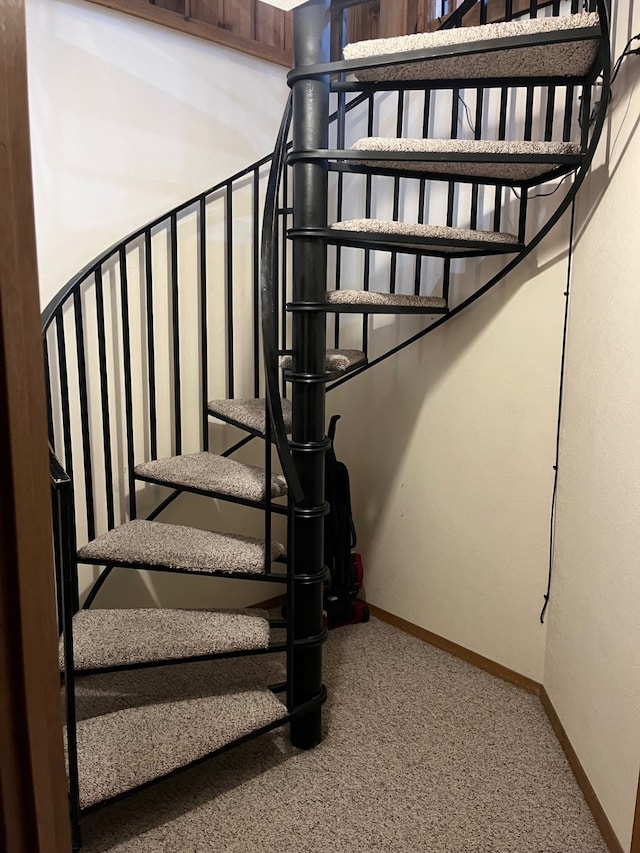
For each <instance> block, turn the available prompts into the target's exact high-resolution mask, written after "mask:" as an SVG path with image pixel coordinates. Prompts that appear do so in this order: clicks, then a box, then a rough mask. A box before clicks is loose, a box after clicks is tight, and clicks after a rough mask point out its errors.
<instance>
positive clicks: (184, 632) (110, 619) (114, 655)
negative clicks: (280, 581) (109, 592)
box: [59, 608, 270, 670]
mask: <svg viewBox="0 0 640 853" xmlns="http://www.w3.org/2000/svg"><path fill="white" fill-rule="evenodd" d="M268 618H269V614H268V613H267V611H265V610H217V611H207V610H167V609H161V608H148V609H136V610H81V611H80V612H79V613H76V614H75V616H74V617H73V657H74V662H75V668H76V669H77V670H83V669H99V668H102V667H112V666H125V665H129V664H139V663H145V662H151V661H161V660H176V659H178V658H187V657H198V656H201V655H213V654H223V653H229V652H239V651H253V650H256V649H266V648H267V647H268V645H269V636H270V634H269V621H268ZM59 657H60V669H63V668H64V646H63V641H62V639H61V640H60V644H59Z"/></svg>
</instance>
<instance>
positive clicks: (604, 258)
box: [544, 0, 640, 850]
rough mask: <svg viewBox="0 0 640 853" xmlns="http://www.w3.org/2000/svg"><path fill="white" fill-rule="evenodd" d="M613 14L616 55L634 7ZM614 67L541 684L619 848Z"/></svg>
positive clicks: (639, 642)
mask: <svg viewBox="0 0 640 853" xmlns="http://www.w3.org/2000/svg"><path fill="white" fill-rule="evenodd" d="M634 5H635V6H636V8H635V10H634V9H633V6H634ZM615 7H616V8H615V12H614V14H615V16H616V18H615V23H616V39H615V55H616V56H617V55H619V54H620V52H621V51H622V49H623V47H624V45H625V43H626V42H627V40H628V39H629V38H630V37H631V36H632V35H633V34H635V33H637V32H639V31H640V9H638V8H637V4H633V3H631V2H630V0H623V2H620V3H617V4H615ZM623 68H624V70H623V72H622V73H621V75H620V77H619V78H618V81H617V82H616V84H615V87H614V95H615V98H614V101H613V105H612V111H611V120H610V123H609V126H608V128H607V133H606V136H605V139H604V140H603V143H602V145H601V149H600V156H599V158H598V161H597V163H596V168H595V169H594V171H593V172H592V174H591V176H590V178H589V179H588V181H587V184H586V186H585V188H584V189H583V191H582V193H581V195H580V196H579V204H578V225H579V232H580V233H579V239H578V242H577V246H576V252H575V268H574V274H573V295H572V300H571V315H570V326H569V340H568V355H567V379H566V397H565V411H564V417H563V429H562V444H561V458H560V467H559V472H560V478H559V493H558V517H557V546H556V567H555V578H554V586H553V596H552V601H551V606H550V615H549V636H548V645H547V658H546V667H545V679H544V682H545V686H546V688H547V691H548V693H549V695H550V697H551V700H552V701H553V703H554V705H555V707H556V709H557V711H558V713H559V715H560V718H561V720H562V722H563V725H564V727H565V729H566V731H567V733H568V735H569V737H570V739H571V741H572V743H573V746H574V747H575V749H576V751H577V753H578V756H579V757H580V760H581V762H582V764H583V766H584V768H585V770H586V772H587V774H588V776H589V779H590V781H591V783H592V785H593V786H594V788H595V791H596V793H597V795H598V797H599V799H600V801H601V803H602V805H603V806H604V809H605V811H606V812H607V815H608V817H609V819H610V820H611V822H612V824H613V827H614V829H615V831H616V833H617V835H618V837H619V839H620V841H621V843H622V845H623V848H624V849H625V850H628V849H629V845H630V839H631V832H632V824H633V812H634V804H635V797H636V790H637V782H638V770H639V768H640V655H639V652H638V650H639V649H640V619H639V618H638V614H639V612H640V571H639V558H640V525H639V524H638V519H639V518H640V442H639V440H638V436H639V435H640V393H639V389H640V379H639V375H640V373H639V370H640V334H639V333H638V329H639V327H640V288H639V287H638V282H639V273H638V270H639V263H638V242H639V239H640V225H639V222H640V173H639V171H638V163H639V162H640V132H639V124H640V120H639V119H638V116H639V115H640V91H638V72H639V71H640V59H638V58H637V57H631V58H630V59H627V60H626V65H625V66H623Z"/></svg>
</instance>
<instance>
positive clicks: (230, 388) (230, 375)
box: [225, 183, 235, 400]
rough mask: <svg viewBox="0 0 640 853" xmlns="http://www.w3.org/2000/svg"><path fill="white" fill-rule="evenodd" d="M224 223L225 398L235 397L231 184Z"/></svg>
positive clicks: (228, 188) (227, 194) (228, 187)
mask: <svg viewBox="0 0 640 853" xmlns="http://www.w3.org/2000/svg"><path fill="white" fill-rule="evenodd" d="M225 200H226V211H225V215H226V222H225V234H226V237H225V280H226V289H227V306H226V313H227V316H226V320H227V397H228V398H229V399H230V400H231V399H233V398H234V397H235V381H234V380H235V371H234V339H233V191H232V185H231V183H228V184H227V186H226V193H225Z"/></svg>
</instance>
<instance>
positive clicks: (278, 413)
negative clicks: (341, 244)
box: [260, 95, 304, 503]
mask: <svg viewBox="0 0 640 853" xmlns="http://www.w3.org/2000/svg"><path fill="white" fill-rule="evenodd" d="M292 112H293V99H292V97H291V95H289V98H288V100H287V105H286V107H285V111H284V115H283V117H282V123H281V125H280V130H279V132H278V139H277V141H276V147H275V150H274V152H273V161H272V163H271V171H270V172H269V181H268V184H267V194H266V199H265V205H264V216H263V219H262V248H261V253H260V295H261V314H262V348H263V353H264V373H265V381H266V397H267V404H268V407H269V416H270V418H271V423H272V425H273V429H274V432H275V445H276V449H277V452H278V458H279V459H280V464H281V465H282V471H283V473H284V476H285V479H286V481H287V484H288V487H289V494H290V496H291V497H292V499H293V500H294V502H296V503H299V502H300V501H301V500H302V498H303V497H304V495H303V491H302V486H301V484H300V479H299V478H298V473H297V471H296V467H295V464H294V462H293V457H292V456H291V452H290V450H289V442H288V440H287V431H286V428H285V425H284V415H283V412H282V402H281V399H280V390H279V387H278V345H277V339H278V331H277V323H276V315H275V310H274V306H275V301H276V300H275V282H276V279H277V258H276V253H275V252H274V247H275V245H276V215H277V207H278V191H279V189H280V181H281V178H282V173H283V170H284V168H285V166H286V151H287V138H288V136H289V127H290V125H291V115H292Z"/></svg>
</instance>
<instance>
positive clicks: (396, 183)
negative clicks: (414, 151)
mask: <svg viewBox="0 0 640 853" xmlns="http://www.w3.org/2000/svg"><path fill="white" fill-rule="evenodd" d="M404 105H405V93H404V92H403V91H400V92H398V115H397V120H396V136H397V137H398V138H401V137H402V131H403V129H404ZM399 216H400V178H394V179H393V216H392V217H391V218H392V219H393V221H394V222H397V221H398V217H399ZM397 276H398V253H397V252H392V253H391V265H390V270H389V293H395V292H396V284H397Z"/></svg>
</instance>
